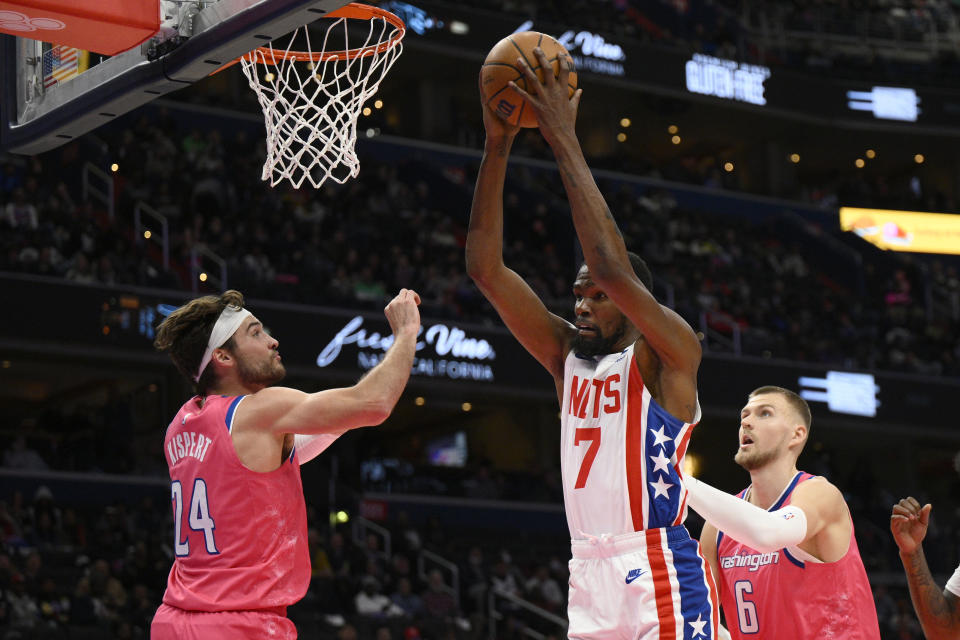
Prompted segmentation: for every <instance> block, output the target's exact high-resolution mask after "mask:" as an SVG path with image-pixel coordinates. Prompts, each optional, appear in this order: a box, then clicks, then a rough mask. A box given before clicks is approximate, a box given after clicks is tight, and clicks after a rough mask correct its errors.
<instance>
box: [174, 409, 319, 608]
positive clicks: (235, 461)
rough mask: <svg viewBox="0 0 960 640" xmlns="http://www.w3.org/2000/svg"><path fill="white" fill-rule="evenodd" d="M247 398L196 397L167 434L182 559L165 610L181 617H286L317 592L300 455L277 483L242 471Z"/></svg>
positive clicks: (273, 477)
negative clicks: (246, 613)
mask: <svg viewBox="0 0 960 640" xmlns="http://www.w3.org/2000/svg"><path fill="white" fill-rule="evenodd" d="M244 397H245V396H207V397H206V399H205V400H204V401H203V403H202V405H201V402H200V398H199V397H194V398H192V399H190V401H188V402H187V403H186V404H184V405H183V407H182V408H181V409H180V411H179V412H178V413H177V416H176V417H175V418H174V419H173V422H172V423H170V426H169V427H168V428H167V434H166V437H165V439H164V447H163V448H164V453H165V457H166V458H167V464H168V465H169V467H170V481H171V500H172V506H173V517H174V536H175V539H174V549H175V552H176V556H177V557H176V560H175V561H174V563H173V568H172V569H171V570H170V576H169V578H168V580H167V590H166V593H164V595H163V602H164V603H165V604H168V605H170V606H173V607H177V608H178V609H182V610H185V611H207V612H213V611H243V610H258V609H276V608H279V607H286V606H288V605H291V604H293V603H295V602H297V601H298V600H300V598H302V597H303V595H304V594H305V593H306V591H307V586H308V585H309V582H310V557H309V552H308V551H307V513H306V507H305V505H304V500H303V486H302V485H301V483H300V464H299V461H298V460H297V455H296V450H294V451H292V452H291V454H290V456H289V457H288V458H287V459H286V460H284V461H283V464H281V465H280V468H278V469H276V470H274V471H270V472H268V473H258V472H255V471H251V470H250V469H247V468H246V467H245V466H244V465H243V463H241V462H240V459H239V458H238V457H237V453H236V450H235V449H234V447H233V439H232V438H231V436H230V430H231V428H232V425H233V419H234V416H235V414H236V411H237V408H238V407H240V406H241V405H242V402H243V399H244Z"/></svg>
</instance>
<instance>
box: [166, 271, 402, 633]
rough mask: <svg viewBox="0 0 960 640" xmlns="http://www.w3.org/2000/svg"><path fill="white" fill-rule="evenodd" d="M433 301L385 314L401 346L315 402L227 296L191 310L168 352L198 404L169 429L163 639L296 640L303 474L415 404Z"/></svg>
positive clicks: (180, 320)
mask: <svg viewBox="0 0 960 640" xmlns="http://www.w3.org/2000/svg"><path fill="white" fill-rule="evenodd" d="M419 302H420V299H419V297H418V296H417V294H416V293H414V292H413V291H410V290H407V289H402V290H401V291H400V294H399V295H398V296H397V297H395V298H394V299H393V300H392V301H391V302H390V303H389V304H388V305H387V307H386V309H385V310H384V313H385V314H386V316H387V319H388V320H389V322H390V328H391V329H392V331H393V337H394V343H393V346H391V348H390V350H389V351H388V352H387V353H386V355H385V357H384V359H383V360H382V361H381V362H380V364H378V365H377V366H376V367H374V368H373V369H372V370H370V372H369V373H367V375H365V376H364V377H363V378H362V379H361V380H360V381H359V382H358V383H357V384H355V385H354V386H352V387H349V388H343V389H328V390H326V391H319V392H317V393H311V394H308V393H303V392H302V391H297V390H296V389H290V388H286V387H273V386H271V385H273V384H275V383H276V382H279V381H280V380H281V379H282V378H283V376H284V373H285V372H284V367H283V365H282V364H281V362H280V354H279V352H278V346H279V343H278V342H277V341H276V340H275V339H274V338H273V337H272V336H270V335H269V334H268V333H267V332H266V331H265V330H264V328H263V325H262V324H261V323H260V321H259V320H257V318H256V317H255V316H254V315H252V314H251V313H250V312H249V311H248V310H246V309H244V308H243V296H242V295H241V294H240V293H239V292H237V291H227V292H225V293H223V294H222V295H220V296H204V297H202V298H197V299H195V300H192V301H191V302H188V303H187V304H186V305H184V306H183V307H180V308H179V309H177V310H176V311H174V312H173V313H172V314H170V316H169V317H167V318H166V319H165V320H164V321H163V323H162V324H161V325H160V327H159V329H158V331H157V338H156V340H155V345H156V347H157V348H158V349H160V350H163V351H169V352H170V356H171V358H172V359H173V361H174V363H175V364H176V365H177V368H178V369H179V370H180V371H181V373H183V374H184V375H185V376H186V377H188V378H189V379H190V380H191V381H193V382H194V383H195V387H196V393H197V395H195V396H194V397H192V398H191V399H190V400H188V401H187V402H186V404H184V405H183V407H182V408H181V409H180V411H179V412H178V413H177V415H176V417H175V418H174V419H173V422H171V423H170V426H169V427H168V428H167V433H166V437H165V439H164V445H163V449H164V454H165V456H166V458H167V464H168V466H169V467H170V480H171V487H172V489H171V500H172V503H173V515H174V521H173V523H174V549H175V551H176V559H175V560H174V563H173V568H172V569H171V570H170V576H169V578H168V580H167V589H166V592H165V593H164V595H163V604H162V605H160V608H159V609H158V610H157V613H156V615H155V616H154V619H153V624H152V627H151V637H152V638H153V639H154V640H174V639H177V640H237V639H240V640H243V639H247V638H250V639H252V638H258V639H259V638H275V639H282V640H292V639H293V638H296V636H297V631H296V628H295V627H294V625H293V623H292V622H290V620H289V619H288V618H287V617H286V608H287V607H288V606H289V605H291V604H293V603H295V602H297V601H298V600H300V598H302V597H303V595H304V593H306V590H307V586H308V584H309V582H310V557H309V554H308V550H307V515H306V507H305V505H304V500H303V487H302V485H301V483H300V465H301V464H302V463H304V462H306V461H308V460H310V459H311V458H313V457H315V456H316V455H317V454H319V453H320V452H321V451H323V449H325V448H326V447H327V446H329V445H330V443H331V442H333V440H335V439H336V438H337V437H338V436H339V435H340V434H342V433H343V432H345V431H347V430H349V429H354V428H357V427H362V426H366V425H376V424H380V423H381V422H383V421H384V420H385V419H386V418H387V416H389V415H390V412H391V411H392V410H393V407H394V405H395V404H396V402H397V399H398V398H399V397H400V394H401V393H402V392H403V388H404V386H405V385H406V383H407V379H408V377H409V375H410V368H411V367H412V365H413V356H414V351H415V349H416V340H417V332H418V330H419V327H420V312H419V310H418V309H417V305H418V304H419Z"/></svg>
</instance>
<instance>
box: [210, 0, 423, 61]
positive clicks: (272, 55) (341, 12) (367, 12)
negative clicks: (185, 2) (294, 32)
mask: <svg viewBox="0 0 960 640" xmlns="http://www.w3.org/2000/svg"><path fill="white" fill-rule="evenodd" d="M322 18H352V19H355V20H374V19H376V18H382V19H383V20H385V21H387V22H389V23H390V24H392V25H393V26H394V27H396V29H397V32H396V33H395V34H394V35H393V36H392V37H391V38H390V39H389V40H385V41H384V42H380V43H378V44H375V45H370V46H366V47H359V48H357V49H347V50H341V51H324V52H320V53H310V52H307V51H283V50H281V51H278V50H277V49H272V48H270V47H257V48H256V49H254V50H253V51H251V52H250V53H245V54H243V55H242V56H240V57H239V58H237V59H236V60H232V61H230V62H228V63H227V64H225V65H223V66H222V67H220V68H219V69H217V70H216V71H214V72H213V73H211V74H210V75H214V74H217V73H220V72H221V71H223V70H224V69H227V68H229V67H232V66H233V65H235V64H237V63H238V62H240V61H241V60H247V61H250V62H260V63H261V64H273V65H276V64H279V63H280V62H281V61H283V60H292V61H294V62H327V61H328V60H352V59H353V58H365V57H367V56H372V55H376V54H378V53H383V52H384V51H388V50H389V49H392V48H393V47H394V46H396V45H397V44H398V43H399V42H400V41H401V40H402V39H403V36H404V34H405V33H406V32H407V26H406V25H405V24H404V23H403V20H401V19H400V18H398V17H397V16H395V15H394V14H392V13H390V12H389V11H387V10H385V9H381V8H380V7H373V6H370V5H368V4H362V3H360V2H351V3H350V4H345V5H343V6H342V7H340V8H339V9H337V10H336V11H331V12H330V13H328V14H327V15H325V16H322V17H321V19H322ZM258 54H259V55H258Z"/></svg>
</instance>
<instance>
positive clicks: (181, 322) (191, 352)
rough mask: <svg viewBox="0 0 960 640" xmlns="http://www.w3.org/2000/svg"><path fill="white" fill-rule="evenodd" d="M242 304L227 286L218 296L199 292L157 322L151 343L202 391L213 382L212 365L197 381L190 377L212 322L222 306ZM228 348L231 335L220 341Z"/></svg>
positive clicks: (241, 305) (241, 300) (202, 349)
mask: <svg viewBox="0 0 960 640" xmlns="http://www.w3.org/2000/svg"><path fill="white" fill-rule="evenodd" d="M228 306H231V307H243V294H242V293H240V292H239V291H235V290H233V289H230V290H229V291H224V292H223V293H222V294H220V295H219V296H203V297H201V298H196V299H194V300H191V301H190V302H188V303H187V304H185V305H183V306H182V307H180V308H179V309H177V310H176V311H174V312H173V313H171V314H170V315H169V316H167V317H166V319H165V320H164V321H163V322H161V323H160V326H159V327H157V337H156V338H155V339H154V341H153V346H154V348H156V349H157V350H158V351H168V352H169V353H170V358H171V359H172V360H173V363H174V364H175V365H177V369H179V370H180V373H182V374H183V376H184V377H185V378H186V379H187V380H189V381H190V382H191V383H193V385H194V388H195V389H196V393H197V394H199V395H202V396H203V395H206V394H207V391H208V390H209V389H210V387H211V386H212V385H213V383H214V382H216V374H215V372H214V368H213V367H209V366H208V367H207V368H206V369H205V370H204V372H203V375H201V376H200V380H199V381H198V382H195V383H194V381H193V376H195V375H196V374H197V368H198V367H199V366H200V361H201V360H202V359H203V352H204V351H206V349H207V341H208V340H210V333H211V332H212V331H213V325H215V324H216V323H217V319H218V318H219V317H220V314H221V313H223V310H224V309H225V308H226V307H228ZM223 348H224V349H227V350H228V351H229V350H231V349H232V348H233V336H231V337H230V339H229V340H227V341H226V342H225V343H224V344H223Z"/></svg>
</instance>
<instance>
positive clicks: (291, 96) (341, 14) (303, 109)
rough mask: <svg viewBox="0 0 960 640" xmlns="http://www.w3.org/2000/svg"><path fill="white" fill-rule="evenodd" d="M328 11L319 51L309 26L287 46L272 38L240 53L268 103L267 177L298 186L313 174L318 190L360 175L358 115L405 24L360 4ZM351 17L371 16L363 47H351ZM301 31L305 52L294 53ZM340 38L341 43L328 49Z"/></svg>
mask: <svg viewBox="0 0 960 640" xmlns="http://www.w3.org/2000/svg"><path fill="white" fill-rule="evenodd" d="M325 17H326V18H332V19H333V21H332V22H331V23H330V24H329V25H328V26H327V28H326V31H325V32H324V35H323V43H322V45H321V46H320V48H319V49H314V48H313V47H312V46H311V43H310V33H309V31H308V28H307V26H303V27H300V28H299V29H297V30H296V31H294V33H293V35H292V36H291V38H290V44H289V45H287V48H286V49H282V50H281V49H275V48H274V47H273V44H272V43H271V44H270V45H268V46H266V47H258V48H257V49H254V50H253V51H251V52H250V53H248V54H246V55H244V56H241V57H240V59H239V62H240V64H241V66H242V67H243V74H244V75H245V76H246V77H247V81H248V82H249V83H250V87H251V88H252V89H253V90H254V91H255V92H256V93H257V100H258V101H259V102H260V106H261V107H262V109H263V116H264V119H265V122H266V129H267V160H266V162H265V163H264V165H263V173H262V174H261V179H263V180H269V181H270V186H272V187H275V186H277V185H278V184H279V183H280V182H281V181H283V180H288V181H289V182H290V183H291V184H292V185H293V186H294V187H297V188H299V187H300V185H302V184H303V181H304V180H309V181H310V183H311V184H312V185H313V186H314V187H316V188H319V187H320V185H322V184H323V183H324V182H325V181H326V180H327V179H330V180H333V181H335V182H338V183H340V184H343V183H344V182H346V181H347V180H349V179H350V178H355V177H356V176H357V174H358V173H359V172H360V161H359V159H358V158H357V154H356V148H355V147H356V142H357V120H358V118H359V117H360V113H361V111H362V110H363V107H364V104H365V103H366V102H367V100H369V99H370V98H371V97H372V96H373V95H374V94H375V93H376V92H377V88H378V87H379V86H380V82H381V81H382V80H383V78H384V77H385V76H386V74H387V72H388V71H389V70H390V67H392V66H393V63H394V62H396V60H397V57H398V56H399V55H400V53H401V52H402V51H403V45H402V44H401V40H402V39H403V36H404V33H405V32H406V27H405V26H404V24H403V21H402V20H400V18H398V17H397V16H395V15H393V14H392V13H390V12H389V11H384V10H383V9H380V8H378V7H371V6H368V5H364V4H359V3H355V2H354V3H350V4H348V5H345V6H343V7H341V8H340V9H337V10H336V11H332V12H330V13H329V14H327V15H326V16H325ZM349 20H367V21H368V22H369V28H368V30H367V36H366V39H365V40H364V42H363V44H362V45H360V46H353V47H351V46H350V37H349V23H348V21H349ZM301 31H302V34H301ZM301 35H302V40H303V42H305V43H306V51H292V50H291V49H290V47H291V46H293V43H294V42H295V41H297V38H298V36H301ZM332 36H334V38H333V39H332V38H331V37H332ZM340 38H342V41H343V44H344V47H343V49H339V50H336V51H328V50H327V47H328V44H329V46H331V47H333V46H336V45H334V44H333V41H337V40H338V39H340ZM356 41H357V38H356V36H354V43H356ZM298 65H299V68H298Z"/></svg>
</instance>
